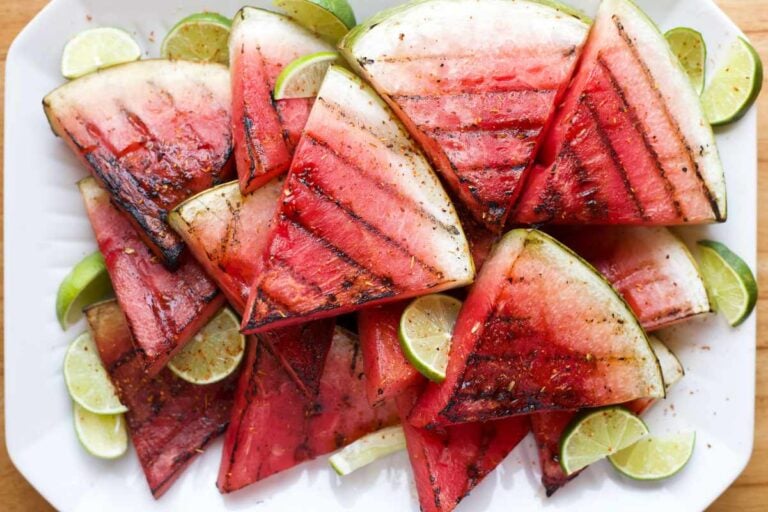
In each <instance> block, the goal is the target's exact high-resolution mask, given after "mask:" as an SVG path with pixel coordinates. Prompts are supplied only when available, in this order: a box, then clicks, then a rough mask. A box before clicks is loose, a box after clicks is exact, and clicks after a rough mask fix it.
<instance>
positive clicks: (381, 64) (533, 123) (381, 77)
mask: <svg viewBox="0 0 768 512" xmlns="http://www.w3.org/2000/svg"><path fill="white" fill-rule="evenodd" d="M446 27H450V30H449V32H450V34H451V35H447V32H446ZM588 30H589V26H588V24H587V23H586V22H584V21H583V20H582V19H580V18H579V16H578V15H577V14H575V13H574V12H573V11H571V10H569V9H568V8H566V7H564V6H561V7H558V6H556V5H555V3H554V2H546V3H545V2H534V1H515V2H509V1H499V0H482V1H477V0H463V1H458V2H457V1H452V0H430V1H424V2H415V3H412V4H411V5H409V6H407V7H404V6H398V7H395V8H393V9H392V10H391V11H385V12H383V13H381V14H379V15H377V16H375V17H374V18H372V19H371V20H369V21H368V22H366V23H364V24H362V25H359V26H358V27H357V28H355V29H353V30H352V31H351V32H350V34H349V35H348V36H347V37H346V38H345V39H344V40H343V41H342V43H341V45H340V47H341V49H342V52H343V53H344V54H345V55H346V57H347V58H348V60H349V61H350V62H351V63H352V64H353V65H354V66H356V67H357V69H358V71H360V72H361V74H363V76H365V77H366V78H368V79H369V80H370V81H371V83H373V84H374V86H375V87H376V89H377V90H378V91H379V92H380V93H381V94H382V95H383V96H384V97H385V98H387V99H388V101H389V102H390V103H391V104H392V105H393V108H394V109H395V111H396V112H397V113H398V114H399V115H400V116H401V118H402V119H403V121H404V123H405V124H406V126H408V128H409V130H410V131H411V133H412V134H413V135H414V137H415V138H416V139H417V140H418V141H419V142H420V143H421V144H422V146H423V147H424V149H425V151H426V152H427V154H428V155H429V157H430V158H431V160H432V161H433V163H434V164H435V166H436V167H437V168H438V169H439V170H440V172H441V173H442V175H443V177H444V178H445V180H446V181H447V183H448V184H449V186H450V188H451V189H452V190H453V192H454V193H455V194H456V195H457V196H458V197H459V198H460V200H461V201H462V202H463V203H464V204H465V205H466V207H467V208H468V209H469V211H470V212H471V213H472V215H474V216H475V218H476V219H477V220H479V221H480V222H482V223H483V224H484V225H486V226H487V227H488V228H490V229H491V230H493V231H495V232H497V233H498V232H499V231H501V230H502V228H503V227H504V221H505V219H506V217H507V214H508V212H509V207H510V206H511V201H512V200H513V199H514V198H515V197H516V195H517V188H518V183H519V182H520V179H521V177H522V176H523V175H524V174H525V172H526V171H527V169H528V168H529V166H530V165H531V163H532V162H533V158H534V157H535V154H536V152H537V149H538V145H539V141H540V140H541V138H542V135H543V133H544V131H545V130H546V127H547V126H548V124H549V120H550V119H551V118H552V115H553V113H554V110H555V106H556V104H557V101H558V98H559V97H560V96H562V93H563V91H564V90H565V88H566V86H567V85H568V82H569V79H570V76H571V74H572V72H573V70H574V67H575V66H576V63H577V60H578V58H579V55H580V53H581V49H582V47H583V45H584V42H585V40H586V37H587V33H588Z"/></svg>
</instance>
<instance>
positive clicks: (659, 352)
mask: <svg viewBox="0 0 768 512" xmlns="http://www.w3.org/2000/svg"><path fill="white" fill-rule="evenodd" d="M649 339H650V341H651V346H652V347H653V350H654V352H655V353H656V356H657V357H658V359H659V364H660V366H661V370H662V374H663V376H664V384H665V386H666V388H667V389H669V388H670V387H671V386H672V385H673V384H675V383H677V382H678V381H679V380H680V379H681V378H682V377H683V366H682V365H681V364H680V361H679V360H678V359H677V357H676V356H675V355H674V354H673V353H672V351H671V350H669V348H667V347H666V345H664V343H662V342H661V340H659V339H658V338H655V337H653V336H651V337H649ZM654 403H655V400H653V399H647V398H640V399H637V400H633V401H632V402H629V403H627V404H624V405H625V407H626V408H627V409H629V410H630V411H632V412H633V413H635V414H637V415H641V414H643V413H644V412H645V411H647V410H648V409H649V408H650V407H651V406H652V405H653V404H654ZM577 414H578V412H576V411H553V412H542V413H537V414H532V415H531V416H530V418H531V431H532V432H533V437H534V439H535V440H536V444H537V445H538V448H539V462H540V465H541V483H542V485H543V486H544V489H545V491H546V493H547V496H552V495H553V494H554V493H555V491H557V490H558V489H560V488H561V487H563V486H564V485H565V484H567V483H568V482H569V481H570V480H572V479H574V478H576V476H577V475H578V474H579V473H580V472H579V473H575V474H573V475H570V476H569V475H566V474H565V472H564V471H563V468H562V466H561V465H560V439H561V438H562V436H563V433H564V432H565V430H566V429H567V428H568V425H570V424H571V421H573V419H574V418H575V417H576V416H577Z"/></svg>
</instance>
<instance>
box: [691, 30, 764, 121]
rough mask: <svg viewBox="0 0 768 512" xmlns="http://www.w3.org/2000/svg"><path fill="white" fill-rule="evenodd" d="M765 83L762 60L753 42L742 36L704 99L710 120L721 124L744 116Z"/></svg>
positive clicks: (715, 76) (732, 47)
mask: <svg viewBox="0 0 768 512" xmlns="http://www.w3.org/2000/svg"><path fill="white" fill-rule="evenodd" d="M762 86H763V63H762V62H761V61H760V56H759V55H758V54H757V52H756V51H755V49H754V48H752V45H751V44H749V43H748V42H747V41H746V40H744V39H742V38H741V37H739V38H737V39H736V41H735V42H734V43H733V45H732V46H731V49H730V51H729V52H728V56H727V57H726V61H725V64H724V65H723V66H722V67H721V68H720V69H718V70H717V71H715V75H714V76H713V77H712V81H711V82H710V84H709V86H708V87H707V88H706V89H705V90H704V94H703V95H702V96H701V102H702V104H703V106H704V112H705V113H706V114H707V119H709V122H710V123H712V125H714V126H720V125H724V124H728V123H732V122H734V121H738V120H739V119H741V118H742V117H743V116H744V114H746V113H747V111H748V110H749V107H751V106H752V103H754V102H755V100H756V99H757V96H758V94H760V89H761V88H762Z"/></svg>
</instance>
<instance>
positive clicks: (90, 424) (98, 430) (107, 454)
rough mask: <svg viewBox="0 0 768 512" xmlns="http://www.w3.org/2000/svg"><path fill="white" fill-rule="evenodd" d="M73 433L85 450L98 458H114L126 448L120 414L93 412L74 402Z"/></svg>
mask: <svg viewBox="0 0 768 512" xmlns="http://www.w3.org/2000/svg"><path fill="white" fill-rule="evenodd" d="M74 415H75V433H76V434H77V438H78V440H79V441H80V444H81V445H82V446H83V448H85V450H86V451H87V452H88V453H90V454H91V455H93V456H94V457H99V458H100V459H116V458H118V457H120V456H121V455H123V454H124V453H125V452H126V451H127V450H128V433H127V431H126V428H125V418H124V417H123V415H122V414H94V413H92V412H90V411H87V410H86V409H83V408H82V407H80V406H79V405H78V404H77V403H75V404H74Z"/></svg>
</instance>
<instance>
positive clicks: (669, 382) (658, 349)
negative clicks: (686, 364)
mask: <svg viewBox="0 0 768 512" xmlns="http://www.w3.org/2000/svg"><path fill="white" fill-rule="evenodd" d="M648 340H649V341H650V342H651V348H652V349H653V352H654V353H655V354H656V359H658V360H659V368H661V377H662V378H663V379H664V387H665V388H666V389H667V390H669V388H671V387H672V386H673V385H675V384H677V383H678V382H680V380H682V378H683V377H685V369H684V368H683V364H682V363H681V362H680V359H678V357H677V355H675V353H674V352H672V350H670V348H669V347H668V346H667V345H666V344H665V343H664V342H663V341H661V339H659V338H658V337H657V336H654V335H649V336H648Z"/></svg>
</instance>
